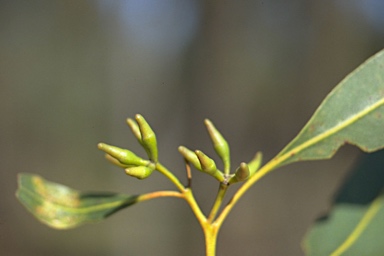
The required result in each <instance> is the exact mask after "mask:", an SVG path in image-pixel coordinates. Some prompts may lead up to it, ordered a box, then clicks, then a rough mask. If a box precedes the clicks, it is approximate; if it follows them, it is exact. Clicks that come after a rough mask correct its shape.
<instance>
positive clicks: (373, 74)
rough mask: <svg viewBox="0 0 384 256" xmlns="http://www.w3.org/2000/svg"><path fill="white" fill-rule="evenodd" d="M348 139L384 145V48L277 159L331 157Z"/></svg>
mask: <svg viewBox="0 0 384 256" xmlns="http://www.w3.org/2000/svg"><path fill="white" fill-rule="evenodd" d="M345 143H349V144H353V145H356V146H358V147H359V148H360V149H362V150H363V151H366V152H372V151H375V150H378V149H380V148H383V147H384V51H381V52H379V53H377V54H376V55H374V56H373V57H371V58H370V59H368V60H367V61H366V62H365V63H363V64H362V65H361V66H360V67H358V68H357V69H356V70H355V71H353V72H352V73H351V74H349V75H348V76H347V77H346V78H345V79H344V80H343V81H341V83H340V84H339V85H338V86H336V87H335V88H334V89H333V90H332V92H331V93H330V94H329V95H328V96H327V97H326V98H325V99H324V101H323V102H322V104H321V105H320V106H319V108H318V109H317V110H316V112H315V113H314V115H313V116H312V118H311V119H310V120H309V122H308V123H307V124H306V125H305V126H304V128H303V129H302V130H301V132H300V133H299V134H298V135H297V137H296V138H295V139H293V141H292V142H291V143H289V144H288V145H287V146H286V147H285V148H284V149H283V150H282V151H281V152H280V153H279V154H278V155H277V156H276V158H275V159H274V160H275V161H277V163H278V164H277V166H282V165H286V164H288V163H292V162H297V161H302V160H315V159H327V158H331V157H332V156H333V155H334V154H335V153H336V151H337V150H338V149H339V147H340V146H342V145H343V144H345Z"/></svg>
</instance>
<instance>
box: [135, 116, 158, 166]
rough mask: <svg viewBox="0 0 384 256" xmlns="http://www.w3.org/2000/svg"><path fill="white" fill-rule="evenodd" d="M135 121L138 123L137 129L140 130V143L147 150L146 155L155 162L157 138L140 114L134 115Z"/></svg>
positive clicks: (156, 157)
mask: <svg viewBox="0 0 384 256" xmlns="http://www.w3.org/2000/svg"><path fill="white" fill-rule="evenodd" d="M135 119H136V122H137V124H138V125H139V129H140V132H141V141H142V145H143V147H144V149H145V151H147V154H148V157H149V158H150V159H151V160H152V161H154V162H157V160H158V152H157V140H156V135H155V133H154V132H153V130H152V128H151V127H150V126H149V124H148V123H147V121H146V120H145V119H144V117H143V116H142V115H139V114H137V115H136V116H135Z"/></svg>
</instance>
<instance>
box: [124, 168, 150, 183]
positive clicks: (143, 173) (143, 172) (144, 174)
mask: <svg viewBox="0 0 384 256" xmlns="http://www.w3.org/2000/svg"><path fill="white" fill-rule="evenodd" d="M153 170H154V169H152V168H150V167H148V166H135V167H130V168H127V169H125V173H126V174H128V175H129V176H132V177H135V178H138V179H140V180H142V179H145V178H148V177H149V175H151V174H152V172H153Z"/></svg>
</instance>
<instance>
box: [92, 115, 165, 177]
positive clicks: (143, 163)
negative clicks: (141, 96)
mask: <svg viewBox="0 0 384 256" xmlns="http://www.w3.org/2000/svg"><path fill="white" fill-rule="evenodd" d="M135 120H136V121H135ZM135 120H132V119H127V123H128V125H129V127H130V128H131V130H132V133H133V134H134V135H135V137H136V138H137V140H138V141H139V143H140V144H141V145H142V146H143V148H144V149H145V151H146V152H147V155H148V158H149V160H145V159H143V158H141V157H139V156H137V155H136V154H135V153H133V152H132V151H130V150H128V149H122V148H119V147H115V146H111V145H107V144H104V143H99V144H98V148H99V149H100V150H102V151H104V152H105V153H106V155H105V156H106V158H107V159H108V160H109V161H110V162H111V163H113V164H115V165H117V166H119V167H122V168H124V169H125V173H126V174H128V175H130V176H133V177H135V178H138V179H145V178H147V177H149V175H151V174H152V172H153V171H154V170H155V166H156V162H157V161H158V152H157V140H156V135H155V133H154V132H153V130H152V129H151V127H150V126H149V124H148V123H147V121H146V120H145V119H144V117H142V116H141V115H136V116H135Z"/></svg>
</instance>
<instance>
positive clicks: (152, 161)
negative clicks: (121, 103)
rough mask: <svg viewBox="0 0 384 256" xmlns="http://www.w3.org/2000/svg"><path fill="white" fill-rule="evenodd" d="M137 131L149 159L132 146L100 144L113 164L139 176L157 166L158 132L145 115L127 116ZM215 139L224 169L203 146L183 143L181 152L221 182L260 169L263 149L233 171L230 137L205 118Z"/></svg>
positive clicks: (228, 182)
mask: <svg viewBox="0 0 384 256" xmlns="http://www.w3.org/2000/svg"><path fill="white" fill-rule="evenodd" d="M127 123H128V125H129V127H130V128H131V131H132V133H133V135H134V136H135V137H136V139H137V140H138V142H139V143H140V144H141V146H142V147H143V148H144V149H145V151H146V152H147V155H148V160H146V159H143V158H141V157H139V156H137V155H136V154H135V153H133V152H132V151H130V150H128V149H122V148H119V147H115V146H111V145H107V144H104V143H99V144H98V148H99V149H101V150H102V151H104V152H105V153H106V158H107V159H108V160H109V161H110V162H112V163H113V164H115V165H117V166H119V167H122V168H124V169H125V173H126V174H128V175H130V176H133V177H135V178H138V179H145V178H147V177H149V176H150V175H151V174H152V172H153V171H154V170H155V168H156V163H157V161H158V152H157V140H156V135H155V133H154V132H153V130H152V128H151V127H150V126H149V124H148V123H147V121H146V120H145V119H144V117H142V116H141V115H136V116H135V120H132V119H130V118H128V119H127ZM204 123H205V126H206V128H207V130H208V133H209V136H210V138H211V140H212V144H213V147H214V149H215V151H216V153H217V155H218V156H219V157H220V159H221V161H222V162H223V167H224V171H220V170H219V169H218V168H217V166H216V163H215V161H214V160H213V159H212V158H210V157H209V156H207V155H206V154H204V153H203V152H202V151H200V150H195V151H192V150H189V149H188V148H186V147H184V146H180V147H179V152H180V153H181V155H182V156H183V157H184V159H185V160H186V161H187V162H188V163H190V164H192V165H193V166H194V167H195V168H196V169H197V170H199V171H202V172H204V173H207V174H209V175H210V176H212V177H214V178H215V179H217V180H218V181H219V182H221V183H223V184H226V185H230V184H233V183H236V182H240V181H245V180H247V179H249V178H250V177H251V176H252V175H253V174H255V173H256V171H257V170H258V169H259V167H260V164H261V159H262V156H261V153H257V154H256V156H255V157H254V158H253V159H252V161H251V162H249V163H248V164H247V163H244V162H243V163H241V164H240V166H239V167H238V168H237V169H236V171H235V173H233V174H231V173H230V168H231V160H230V150H229V146H228V143H227V141H226V140H225V139H224V137H223V136H222V135H221V133H220V132H219V131H218V130H217V129H216V127H215V126H214V125H213V124H212V122H211V121H209V120H208V119H206V120H205V121H204Z"/></svg>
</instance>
